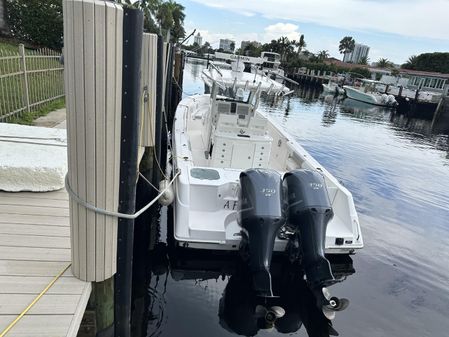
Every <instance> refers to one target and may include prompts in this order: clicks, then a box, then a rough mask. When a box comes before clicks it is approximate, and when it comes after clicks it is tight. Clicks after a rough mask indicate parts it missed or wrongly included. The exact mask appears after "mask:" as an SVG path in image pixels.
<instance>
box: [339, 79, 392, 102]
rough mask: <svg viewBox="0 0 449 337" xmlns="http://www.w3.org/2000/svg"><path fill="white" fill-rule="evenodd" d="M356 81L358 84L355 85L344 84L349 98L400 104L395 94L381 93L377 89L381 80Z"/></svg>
mask: <svg viewBox="0 0 449 337" xmlns="http://www.w3.org/2000/svg"><path fill="white" fill-rule="evenodd" d="M356 83H358V84H356V85H354V86H351V85H344V86H343V89H344V90H345V92H346V96H347V97H348V98H350V99H354V100H356V101H360V102H365V103H368V104H374V105H378V106H386V107H395V106H396V105H398V102H397V101H396V98H395V97H394V96H393V95H388V94H385V93H380V92H379V91H378V90H377V89H376V86H377V85H379V84H382V83H381V82H379V81H375V80H368V79H357V82H356Z"/></svg>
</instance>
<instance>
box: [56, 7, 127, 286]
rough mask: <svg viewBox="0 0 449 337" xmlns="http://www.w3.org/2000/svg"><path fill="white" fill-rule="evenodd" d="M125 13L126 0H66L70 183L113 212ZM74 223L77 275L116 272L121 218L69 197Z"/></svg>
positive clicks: (93, 277) (91, 277) (90, 277)
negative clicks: (120, 0) (122, 0)
mask: <svg viewBox="0 0 449 337" xmlns="http://www.w3.org/2000/svg"><path fill="white" fill-rule="evenodd" d="M122 17H123V10H122V8H121V6H118V5H115V4H113V3H110V2H103V1H93V0H84V1H81V0H64V46H65V48H64V51H65V88H66V97H67V98H66V99H67V136H68V164H69V165H68V167H69V170H68V188H69V189H71V190H72V191H73V194H74V195H76V196H77V197H78V198H80V199H81V200H83V201H84V202H87V203H89V204H91V205H93V206H95V207H98V208H102V209H107V210H110V211H117V206H118V187H117V186H118V183H119V182H118V175H117V173H118V170H119V160H118V156H119V152H120V143H117V139H119V138H120V130H121V127H120V116H121V92H117V88H118V87H119V86H120V83H121V70H122V64H121V59H122V55H121V53H122V47H121V44H122V38H121V36H122V26H121V22H122ZM101 56H103V58H102V57H101ZM117 78H120V81H119V82H117ZM70 222H71V243H72V272H73V273H74V275H75V276H77V277H78V278H80V279H82V280H85V281H96V282H101V281H104V280H106V279H108V278H110V277H112V276H113V275H114V273H115V271H116V240H114V238H116V231H117V219H116V218H112V217H109V216H105V215H102V214H97V213H94V212H93V211H91V210H87V209H86V208H85V206H83V205H81V204H79V203H78V202H77V201H75V199H74V198H73V197H72V196H71V197H70Z"/></svg>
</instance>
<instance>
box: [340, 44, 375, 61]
mask: <svg viewBox="0 0 449 337" xmlns="http://www.w3.org/2000/svg"><path fill="white" fill-rule="evenodd" d="M368 53H369V47H368V46H366V45H364V44H360V43H356V44H355V46H354V50H353V51H352V52H350V53H345V55H344V56H343V62H351V63H359V62H360V61H361V60H362V59H363V58H364V57H366V58H367V57H368Z"/></svg>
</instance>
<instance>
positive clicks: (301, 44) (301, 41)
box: [296, 34, 307, 55]
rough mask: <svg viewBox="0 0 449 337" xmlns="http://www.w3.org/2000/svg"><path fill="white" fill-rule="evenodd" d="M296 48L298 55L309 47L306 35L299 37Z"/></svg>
mask: <svg viewBox="0 0 449 337" xmlns="http://www.w3.org/2000/svg"><path fill="white" fill-rule="evenodd" d="M296 47H298V55H299V54H300V53H301V51H302V49H303V48H305V47H307V43H306V41H305V40H304V34H301V36H300V37H299V42H298V43H297V44H296Z"/></svg>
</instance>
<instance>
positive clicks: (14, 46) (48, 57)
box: [0, 40, 64, 121]
mask: <svg viewBox="0 0 449 337" xmlns="http://www.w3.org/2000/svg"><path fill="white" fill-rule="evenodd" d="M25 52H26V68H27V72H28V73H27V79H28V98H29V103H30V105H31V106H32V110H34V112H33V113H35V112H37V111H41V110H45V109H46V108H45V107H44V106H50V108H51V104H53V103H41V102H45V101H46V100H50V99H52V98H53V97H60V96H62V95H64V76H63V74H64V73H63V69H62V68H63V66H62V65H61V64H60V62H59V54H57V53H56V52H53V51H50V50H38V51H36V50H29V49H26V50H25ZM24 88H25V78H24V75H23V67H22V65H21V59H20V57H19V48H18V43H13V42H8V41H4V40H0V120H1V121H5V119H6V120H10V119H11V118H10V117H3V118H2V116H8V115H10V114H11V113H15V114H16V115H17V116H18V118H19V119H23V118H22V117H21V116H25V115H29V113H25V111H26V95H25V89H24ZM49 104H50V105H49ZM25 120H27V119H25Z"/></svg>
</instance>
